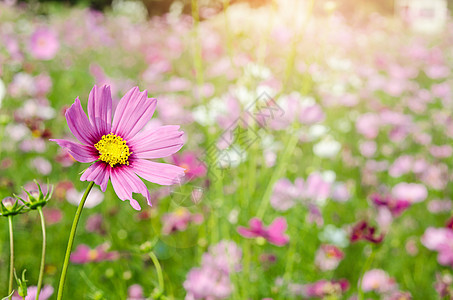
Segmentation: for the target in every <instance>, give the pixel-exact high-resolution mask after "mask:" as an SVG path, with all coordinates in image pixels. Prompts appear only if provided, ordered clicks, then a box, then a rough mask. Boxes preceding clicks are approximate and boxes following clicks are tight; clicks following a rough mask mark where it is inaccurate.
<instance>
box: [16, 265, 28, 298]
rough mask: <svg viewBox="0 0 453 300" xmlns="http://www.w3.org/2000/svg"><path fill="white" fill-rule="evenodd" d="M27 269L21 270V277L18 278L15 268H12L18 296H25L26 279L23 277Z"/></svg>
mask: <svg viewBox="0 0 453 300" xmlns="http://www.w3.org/2000/svg"><path fill="white" fill-rule="evenodd" d="M26 271H27V270H23V271H22V278H18V277H17V275H16V270H14V277H16V283H17V293H18V294H19V296H20V297H22V298H25V297H26V296H27V281H28V280H26V279H25V272H26Z"/></svg>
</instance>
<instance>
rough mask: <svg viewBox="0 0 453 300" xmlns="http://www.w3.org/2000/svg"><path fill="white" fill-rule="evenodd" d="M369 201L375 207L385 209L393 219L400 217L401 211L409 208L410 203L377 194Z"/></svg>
mask: <svg viewBox="0 0 453 300" xmlns="http://www.w3.org/2000/svg"><path fill="white" fill-rule="evenodd" d="M371 201H373V204H374V205H376V206H377V207H386V208H387V209H388V210H389V211H390V212H391V213H392V216H394V217H397V216H400V215H401V214H402V213H403V211H405V210H406V209H408V208H409V206H411V203H410V202H409V201H407V200H404V199H399V198H395V197H392V196H382V195H379V194H373V195H371Z"/></svg>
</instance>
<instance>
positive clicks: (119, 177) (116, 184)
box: [110, 168, 141, 210]
mask: <svg viewBox="0 0 453 300" xmlns="http://www.w3.org/2000/svg"><path fill="white" fill-rule="evenodd" d="M126 170H127V169H126V168H111V169H110V179H111V181H112V185H113V189H114V190H115V193H116V194H117V195H118V198H120V199H121V200H123V201H124V200H129V203H130V204H131V206H132V208H133V209H135V210H140V209H141V207H140V204H138V202H137V200H135V199H134V198H132V193H133V192H134V191H136V189H135V185H134V184H132V183H131V182H129V180H125V176H127V175H125V174H127V171H126Z"/></svg>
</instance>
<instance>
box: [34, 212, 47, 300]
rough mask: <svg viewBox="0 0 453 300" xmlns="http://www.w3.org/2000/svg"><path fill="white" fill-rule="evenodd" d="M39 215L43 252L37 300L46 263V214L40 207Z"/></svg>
mask: <svg viewBox="0 0 453 300" xmlns="http://www.w3.org/2000/svg"><path fill="white" fill-rule="evenodd" d="M38 213H39V217H40V219H41V229H42V251H41V267H40V268H39V278H38V287H37V291H36V298H35V299H36V300H38V299H39V293H40V292H41V287H42V278H43V275H44V265H45V261H46V244H47V238H46V223H45V222H44V214H43V213H42V207H41V206H38Z"/></svg>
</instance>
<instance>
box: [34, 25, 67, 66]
mask: <svg viewBox="0 0 453 300" xmlns="http://www.w3.org/2000/svg"><path fill="white" fill-rule="evenodd" d="M29 46H30V47H29V50H30V54H31V55H32V56H33V57H34V58H36V59H40V60H50V59H52V58H54V57H55V54H57V52H58V49H59V48H60V43H59V41H58V37H57V35H56V34H55V32H53V31H52V30H50V29H47V28H39V29H37V30H36V31H35V32H34V33H33V34H32V36H31V37H30V45H29Z"/></svg>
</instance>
